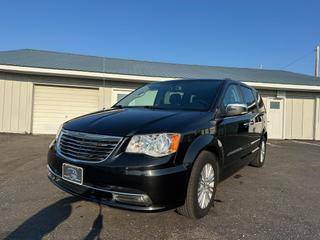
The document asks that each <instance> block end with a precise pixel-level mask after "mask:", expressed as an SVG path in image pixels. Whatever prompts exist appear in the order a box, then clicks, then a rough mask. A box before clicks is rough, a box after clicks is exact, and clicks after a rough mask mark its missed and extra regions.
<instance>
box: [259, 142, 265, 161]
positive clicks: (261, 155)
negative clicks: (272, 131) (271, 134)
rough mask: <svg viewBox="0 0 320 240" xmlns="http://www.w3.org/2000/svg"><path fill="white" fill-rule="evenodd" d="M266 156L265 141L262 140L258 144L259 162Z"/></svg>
mask: <svg viewBox="0 0 320 240" xmlns="http://www.w3.org/2000/svg"><path fill="white" fill-rule="evenodd" d="M265 156H266V142H265V141H262V142H261V146H260V163H263V161H264V158H265Z"/></svg>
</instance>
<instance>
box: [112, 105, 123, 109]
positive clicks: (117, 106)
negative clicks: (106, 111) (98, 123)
mask: <svg viewBox="0 0 320 240" xmlns="http://www.w3.org/2000/svg"><path fill="white" fill-rule="evenodd" d="M112 108H116V109H122V108H123V106H122V105H114V106H112Z"/></svg>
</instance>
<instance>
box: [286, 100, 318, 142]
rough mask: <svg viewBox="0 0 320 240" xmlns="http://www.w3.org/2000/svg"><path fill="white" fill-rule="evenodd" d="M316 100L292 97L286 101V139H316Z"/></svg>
mask: <svg viewBox="0 0 320 240" xmlns="http://www.w3.org/2000/svg"><path fill="white" fill-rule="evenodd" d="M314 109H315V99H313V98H303V97H301V96H290V97H288V98H287V99H286V138H288V139H306V140H307V139H308V140H312V139H314V131H315V129H314V125H315V120H314V119H315V114H314V112H315V110H314Z"/></svg>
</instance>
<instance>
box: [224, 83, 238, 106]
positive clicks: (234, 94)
mask: <svg viewBox="0 0 320 240" xmlns="http://www.w3.org/2000/svg"><path fill="white" fill-rule="evenodd" d="M233 103H242V100H241V96H240V94H239V91H238V87H237V86H236V85H231V86H229V87H228V89H227V91H226V93H225V95H224V97H223V102H222V106H223V107H224V108H225V107H226V106H227V105H228V104H233Z"/></svg>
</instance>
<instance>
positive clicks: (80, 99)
mask: <svg viewBox="0 0 320 240" xmlns="http://www.w3.org/2000/svg"><path fill="white" fill-rule="evenodd" d="M98 92H99V91H98V89H86V88H74V87H54V86H40V85H36V86H35V88H34V107H33V124H32V132H33V133H36V134H55V133H56V132H57V129H58V128H59V126H60V125H61V124H62V123H64V122H65V121H67V120H69V119H72V118H75V117H77V116H81V115H84V114H86V113H90V112H94V111H97V110H98V106H99V105H98V104H99V94H98Z"/></svg>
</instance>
